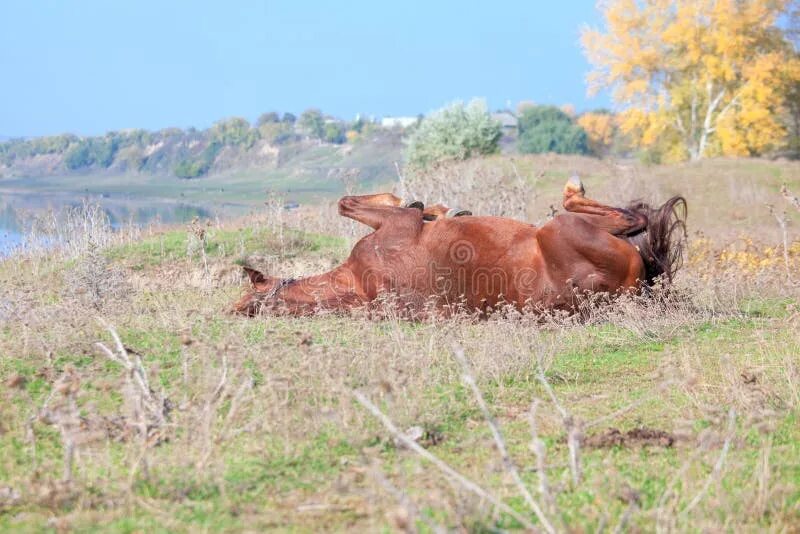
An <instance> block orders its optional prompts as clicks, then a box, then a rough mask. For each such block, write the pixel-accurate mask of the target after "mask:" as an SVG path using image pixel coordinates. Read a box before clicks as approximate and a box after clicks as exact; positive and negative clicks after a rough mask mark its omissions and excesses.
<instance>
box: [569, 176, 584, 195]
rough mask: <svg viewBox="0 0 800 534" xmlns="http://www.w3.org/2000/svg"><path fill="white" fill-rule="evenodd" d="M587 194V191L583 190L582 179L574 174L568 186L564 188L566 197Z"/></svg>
mask: <svg viewBox="0 0 800 534" xmlns="http://www.w3.org/2000/svg"><path fill="white" fill-rule="evenodd" d="M585 192H586V190H585V189H584V188H583V182H581V179H580V178H579V177H578V175H577V174H573V175H572V176H570V178H569V180H567V184H566V185H565V186H564V195H565V196H572V195H575V194H577V195H583V194H584V193H585Z"/></svg>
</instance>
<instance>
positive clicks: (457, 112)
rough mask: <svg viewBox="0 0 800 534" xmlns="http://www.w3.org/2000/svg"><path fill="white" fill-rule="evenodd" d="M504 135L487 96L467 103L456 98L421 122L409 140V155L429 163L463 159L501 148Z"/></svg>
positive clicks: (417, 161)
mask: <svg viewBox="0 0 800 534" xmlns="http://www.w3.org/2000/svg"><path fill="white" fill-rule="evenodd" d="M501 137H502V130H501V127H500V123H499V122H498V121H496V120H494V119H492V118H491V116H490V115H489V112H488V110H487V107H486V102H485V101H483V100H478V99H475V100H472V101H471V102H470V103H469V104H467V105H466V106H465V105H464V104H463V102H455V103H453V104H450V105H449V106H446V107H444V108H442V109H440V110H438V111H436V112H434V113H432V114H431V115H430V116H428V117H426V118H425V119H423V120H422V122H420V124H419V127H418V128H417V129H416V130H415V131H414V132H413V133H412V134H411V137H410V139H409V140H408V148H407V152H406V159H407V161H408V163H409V164H410V165H412V166H417V167H425V166H427V165H429V164H431V163H436V162H440V161H446V160H463V159H467V158H470V157H472V156H475V155H480V154H492V153H494V152H497V147H498V142H499V141H500V138H501Z"/></svg>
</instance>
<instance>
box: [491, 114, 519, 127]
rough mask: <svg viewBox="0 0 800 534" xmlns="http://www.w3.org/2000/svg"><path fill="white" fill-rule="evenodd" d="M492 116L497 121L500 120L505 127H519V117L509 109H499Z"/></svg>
mask: <svg viewBox="0 0 800 534" xmlns="http://www.w3.org/2000/svg"><path fill="white" fill-rule="evenodd" d="M492 118H493V119H494V120H496V121H499V122H500V125H501V126H502V127H503V128H516V127H517V117H515V116H514V115H513V114H512V113H510V112H508V111H498V112H497V113H492Z"/></svg>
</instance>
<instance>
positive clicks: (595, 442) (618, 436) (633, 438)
mask: <svg viewBox="0 0 800 534" xmlns="http://www.w3.org/2000/svg"><path fill="white" fill-rule="evenodd" d="M675 440H676V438H675V436H674V435H673V434H670V433H669V432H665V431H664V430H658V429H655V428H647V427H640V428H634V429H633V430H629V431H627V432H625V433H622V432H620V431H619V430H618V429H616V428H609V429H607V430H605V431H603V432H601V433H599V434H593V435H591V436H587V437H586V440H585V441H584V445H586V446H587V447H590V448H593V449H601V448H608V447H672V445H673V444H674V443H675Z"/></svg>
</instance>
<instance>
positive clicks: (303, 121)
mask: <svg viewBox="0 0 800 534" xmlns="http://www.w3.org/2000/svg"><path fill="white" fill-rule="evenodd" d="M297 124H298V126H300V128H301V129H302V130H303V133H305V134H306V135H308V136H310V137H315V138H317V139H322V138H323V137H324V135H325V118H324V117H323V116H322V112H321V111H320V110H318V109H316V108H309V109H307V110H305V111H304V112H303V113H301V114H300V119H299V120H298V121H297Z"/></svg>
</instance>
